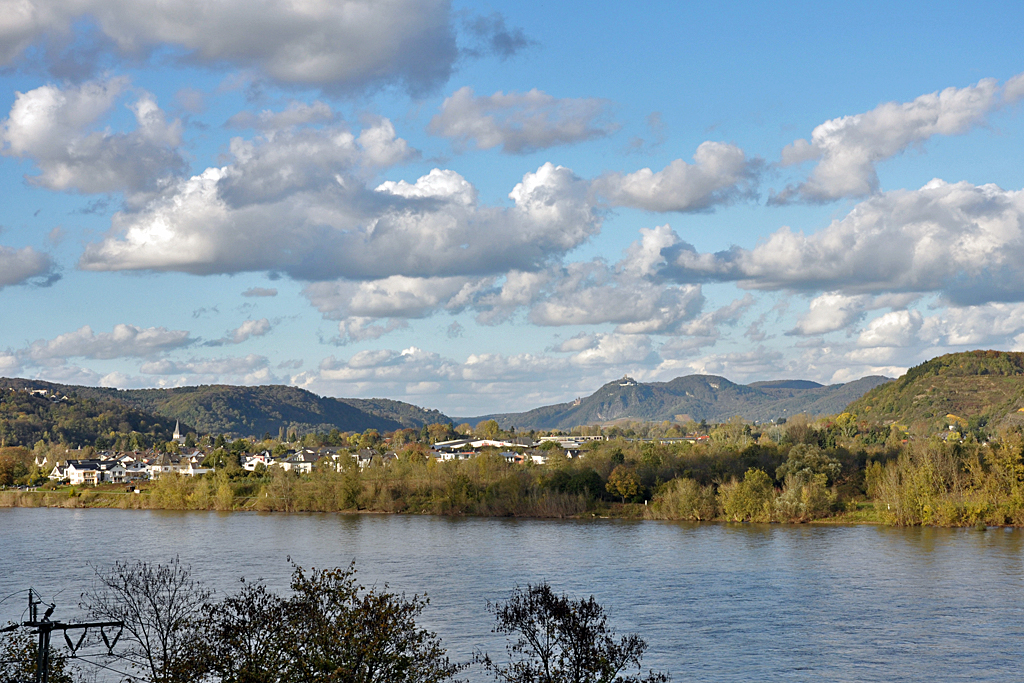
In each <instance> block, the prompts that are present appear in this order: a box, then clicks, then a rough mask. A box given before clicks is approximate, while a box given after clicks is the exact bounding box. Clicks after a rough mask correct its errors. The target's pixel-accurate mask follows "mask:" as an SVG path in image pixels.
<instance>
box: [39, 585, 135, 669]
mask: <svg viewBox="0 0 1024 683" xmlns="http://www.w3.org/2000/svg"><path fill="white" fill-rule="evenodd" d="M41 604H43V601H42V600H38V599H33V591H32V589H31V588H30V589H29V591H28V615H29V620H28V621H26V622H24V623H23V624H22V625H23V626H28V627H29V628H34V629H35V630H36V633H37V634H38V635H39V650H38V652H37V653H36V683H49V680H50V634H52V633H53V632H54V631H64V638H65V639H67V632H68V631H69V630H75V629H82V630H83V631H87V630H89V629H90V628H99V629H101V630H100V633H101V634H102V633H103V631H102V629H103V628H104V627H105V626H116V627H118V628H124V622H123V621H95V622H89V623H84V624H64V623H61V622H59V621H50V615H51V614H53V610H54V608H55V607H56V606H55V605H50V606H49V608H48V609H47V610H46V612H45V613H44V614H43V618H42V619H40V618H39V605H41ZM84 637H85V634H84V633H83V634H82V639H84ZM119 637H120V633H118V635H117V636H115V638H114V641H113V642H112V643H107V646H108V648H113V647H114V645H115V644H116V643H117V639H118V638H119ZM82 639H79V641H78V644H79V645H81V643H82ZM103 641H104V642H107V637H106V635H103ZM68 645H69V646H71V641H70V640H68ZM77 649H78V646H77V645H76V646H74V647H73V648H72V655H74V652H75V651H76V650H77Z"/></svg>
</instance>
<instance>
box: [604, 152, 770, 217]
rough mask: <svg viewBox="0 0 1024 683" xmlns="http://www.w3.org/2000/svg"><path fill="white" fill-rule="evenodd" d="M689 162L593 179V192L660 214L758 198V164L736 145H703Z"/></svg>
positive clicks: (612, 202)
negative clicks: (653, 169) (656, 169)
mask: <svg viewBox="0 0 1024 683" xmlns="http://www.w3.org/2000/svg"><path fill="white" fill-rule="evenodd" d="M693 160H694V163H692V164H688V163H686V162H685V161H683V160H682V159H676V160H675V161H673V162H672V163H670V164H669V165H668V166H666V167H665V168H663V169H662V170H660V171H658V172H657V173H655V172H654V171H652V170H651V169H649V168H643V169H640V170H639V171H635V172H633V173H630V174H627V175H623V174H621V173H609V174H606V175H603V176H601V177H600V178H598V179H597V180H595V181H594V189H595V191H596V192H597V193H598V194H600V195H602V196H604V197H605V198H606V199H607V201H608V202H609V203H610V204H611V205H613V206H629V207H633V208H637V209H644V210H646V211H660V212H665V211H681V212H689V211H707V210H709V209H711V208H713V207H715V206H718V205H722V204H728V203H730V202H733V201H735V200H737V199H743V198H750V197H753V196H755V195H756V183H757V174H758V169H759V167H760V161H758V160H748V159H747V156H746V154H744V152H743V150H742V149H740V148H739V147H736V146H734V145H730V144H726V143H723V142H710V141H709V142H704V143H701V145H700V146H699V147H698V148H697V152H696V153H695V154H694V155H693Z"/></svg>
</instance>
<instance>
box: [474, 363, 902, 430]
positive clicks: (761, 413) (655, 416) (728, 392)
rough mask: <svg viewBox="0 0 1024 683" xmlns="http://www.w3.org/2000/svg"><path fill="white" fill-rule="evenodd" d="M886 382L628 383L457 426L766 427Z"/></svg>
mask: <svg viewBox="0 0 1024 683" xmlns="http://www.w3.org/2000/svg"><path fill="white" fill-rule="evenodd" d="M889 381H891V380H890V379H889V378H887V377H864V378H862V379H859V380H857V381H855V382H849V383H847V384H833V385H829V386H825V385H821V384H818V383H816V382H808V381H804V380H784V381H776V382H757V383H754V384H750V385H743V384H736V383H734V382H730V381H729V380H727V379H725V378H724V377H717V376H715V375H688V376H686V377H677V378H676V379H674V380H671V381H669V382H652V383H649V384H641V383H637V382H633V381H632V380H629V379H628V378H623V379H622V380H617V381H614V382H609V383H608V384H605V385H604V386H603V387H601V388H600V389H598V390H597V391H596V392H594V393H593V394H592V395H590V396H588V397H586V398H581V399H579V400H578V401H574V402H572V403H559V404H556V405H551V406H544V407H542V408H536V409H534V410H530V411H527V412H524V413H502V414H496V415H483V416H480V417H473V418H456V421H457V422H463V421H465V422H470V423H471V424H475V423H476V422H478V421H480V420H488V419H493V420H497V421H498V424H499V425H500V426H501V427H502V428H504V429H507V428H509V427H511V426H514V427H515V428H516V429H569V428H572V427H575V426H577V425H587V424H603V423H608V422H613V421H615V420H624V419H630V420H649V421H657V422H660V421H663V420H674V421H680V420H694V421H696V422H699V421H701V420H707V421H708V422H724V421H726V420H729V419H730V418H732V417H735V416H736V415H739V416H740V417H741V418H743V419H744V420H748V421H753V420H757V421H759V422H766V421H768V420H773V419H776V418H780V417H789V416H791V415H796V414H798V413H809V414H812V415H827V414H832V413H838V412H842V410H843V409H844V408H845V407H846V405H847V404H848V403H850V402H851V401H853V400H855V399H857V398H860V396H862V395H863V394H864V392H866V391H868V390H869V389H871V388H873V387H875V386H877V385H879V384H882V383H884V382H889Z"/></svg>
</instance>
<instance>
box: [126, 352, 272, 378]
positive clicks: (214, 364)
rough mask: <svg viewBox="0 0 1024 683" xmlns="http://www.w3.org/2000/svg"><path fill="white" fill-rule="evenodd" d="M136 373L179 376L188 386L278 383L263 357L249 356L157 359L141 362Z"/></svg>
mask: <svg viewBox="0 0 1024 683" xmlns="http://www.w3.org/2000/svg"><path fill="white" fill-rule="evenodd" d="M139 371H140V372H141V373H142V374H144V375H168V376H169V375H179V376H180V378H181V379H182V380H183V381H185V382H188V383H192V384H195V383H201V382H211V381H221V379H222V378H223V379H230V380H232V381H234V382H240V383H242V384H270V383H279V382H280V379H279V378H277V377H275V376H274V374H273V373H271V372H270V370H269V368H268V361H267V358H266V357H265V356H259V355H256V354H249V355H247V356H242V357H233V356H224V357H221V358H193V359H191V360H188V361H172V360H166V359H164V360H157V361H151V362H148V363H143V364H142V366H141V367H140V368H139Z"/></svg>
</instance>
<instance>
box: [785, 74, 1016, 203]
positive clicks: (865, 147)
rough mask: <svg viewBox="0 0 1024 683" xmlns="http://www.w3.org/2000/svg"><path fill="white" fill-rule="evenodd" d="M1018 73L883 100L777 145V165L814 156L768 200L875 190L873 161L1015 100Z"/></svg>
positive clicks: (975, 122) (957, 129)
mask: <svg viewBox="0 0 1024 683" xmlns="http://www.w3.org/2000/svg"><path fill="white" fill-rule="evenodd" d="M1019 79H1020V76H1016V77H1014V78H1013V79H1010V81H1008V82H1007V84H1006V86H1005V88H1004V89H1003V90H1002V98H1000V88H999V86H998V85H997V83H996V81H995V80H994V79H984V80H981V81H979V82H978V83H976V84H975V85H971V86H968V87H966V88H946V89H945V90H942V91H940V92H934V93H930V94H927V95H921V96H920V97H918V98H916V99H915V100H913V101H912V102H887V103H885V104H881V105H879V106H878V107H876V108H875V109H873V110H871V111H869V112H865V113H863V114H856V115H853V116H844V117H841V118H837V119H832V120H830V121H826V122H825V123H823V124H821V125H820V126H818V127H817V128H815V129H814V131H813V132H812V133H811V139H810V141H807V140H797V141H796V142H794V143H793V144H791V145H789V146H787V147H786V148H785V149H784V150H782V165H783V166H789V165H794V164H799V163H803V162H805V161H809V160H818V163H817V165H815V167H814V170H813V171H811V174H810V176H809V177H808V178H807V180H806V181H805V182H803V183H802V184H800V185H799V186H796V187H789V188H787V189H786V190H785V191H783V192H782V193H781V194H779V195H776V196H773V197H772V198H771V199H770V202H775V203H785V202H788V201H793V200H802V201H809V202H828V201H833V200H836V199H840V198H842V197H864V196H867V195H869V194H872V193H874V192H877V191H878V175H877V174H876V172H875V164H877V163H878V162H880V161H883V160H885V159H888V158H890V157H893V156H896V155H898V154H901V153H902V152H904V151H905V150H906V149H907V148H909V147H911V146H913V145H920V144H922V143H924V142H925V141H926V140H928V139H929V138H931V137H933V136H935V135H960V134H963V133H966V132H968V131H969V130H971V129H972V128H974V127H976V126H979V125H983V124H984V123H985V120H986V117H987V115H988V114H989V113H990V112H992V111H993V110H994V109H996V108H998V107H999V106H1001V105H1002V104H1003V103H1004V102H1011V101H1014V100H1016V99H1018V98H1019V97H1020V96H1021V95H1020V91H1021V90H1022V89H1024V86H1021V85H1020V83H1021V81H1020V80H1019Z"/></svg>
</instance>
